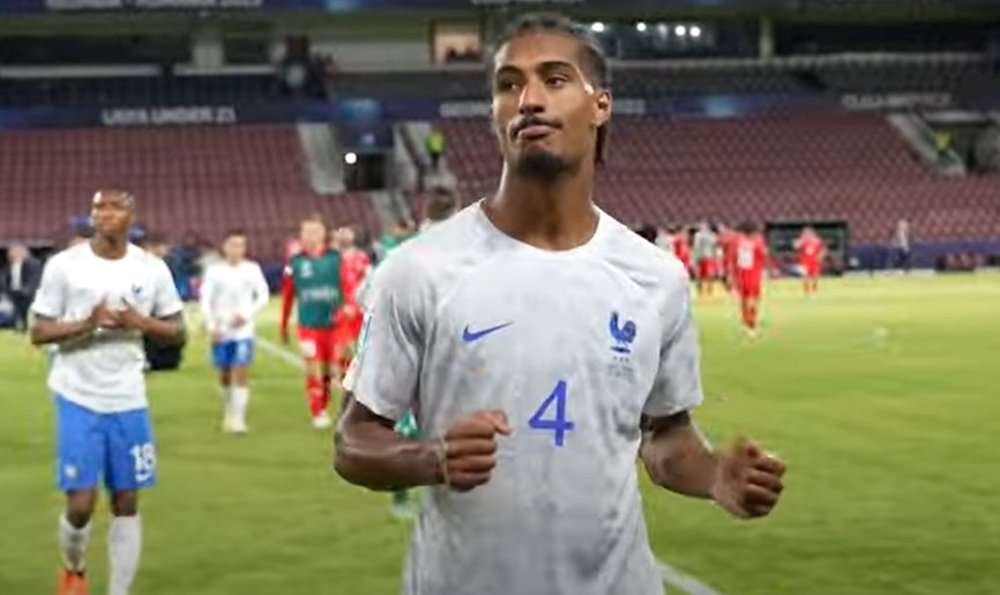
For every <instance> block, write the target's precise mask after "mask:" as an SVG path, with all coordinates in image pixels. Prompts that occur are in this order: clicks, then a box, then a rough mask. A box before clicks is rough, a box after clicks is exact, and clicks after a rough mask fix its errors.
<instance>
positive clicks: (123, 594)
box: [108, 515, 142, 595]
mask: <svg viewBox="0 0 1000 595" xmlns="http://www.w3.org/2000/svg"><path fill="white" fill-rule="evenodd" d="M141 551H142V523H141V522H140V519H139V515H135V516H116V517H112V518H111V526H110V527H108V560H110V562H111V577H110V580H109V581H108V595H128V590H129V588H130V587H131V586H132V581H133V580H135V574H136V572H137V571H138V570H139V553H140V552H141Z"/></svg>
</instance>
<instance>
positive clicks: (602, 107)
mask: <svg viewBox="0 0 1000 595" xmlns="http://www.w3.org/2000/svg"><path fill="white" fill-rule="evenodd" d="M611 104H612V101H611V91H609V90H608V89H596V90H595V91H594V119H593V124H594V127H595V128H600V127H601V126H604V124H605V123H606V122H607V121H608V120H609V119H610V118H611Z"/></svg>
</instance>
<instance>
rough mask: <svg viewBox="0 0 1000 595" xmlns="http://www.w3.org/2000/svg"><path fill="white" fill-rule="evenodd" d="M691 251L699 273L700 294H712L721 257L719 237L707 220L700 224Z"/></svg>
mask: <svg viewBox="0 0 1000 595" xmlns="http://www.w3.org/2000/svg"><path fill="white" fill-rule="evenodd" d="M691 253H692V255H693V256H694V264H695V270H696V271H697V274H698V295H705V296H708V295H712V287H713V286H714V285H715V276H716V274H717V266H716V264H717V262H718V259H719V238H718V236H716V235H715V232H714V231H712V228H711V227H710V226H709V225H708V223H707V222H702V223H701V225H699V226H698V231H696V232H695V234H694V245H693V248H692V249H691Z"/></svg>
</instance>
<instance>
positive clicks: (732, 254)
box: [719, 223, 739, 293]
mask: <svg viewBox="0 0 1000 595" xmlns="http://www.w3.org/2000/svg"><path fill="white" fill-rule="evenodd" d="M738 239H739V233H738V232H737V231H736V230H735V229H733V228H731V227H729V226H728V225H726V224H724V223H720V224H719V253H720V254H721V256H720V257H719V266H720V268H721V271H722V282H723V285H724V286H725V288H726V291H728V292H733V293H735V291H736V280H735V278H736V241H737V240H738Z"/></svg>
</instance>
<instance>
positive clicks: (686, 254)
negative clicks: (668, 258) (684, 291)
mask: <svg viewBox="0 0 1000 595" xmlns="http://www.w3.org/2000/svg"><path fill="white" fill-rule="evenodd" d="M673 247H674V250H673V251H674V256H676V257H677V260H679V261H681V264H682V265H683V266H684V270H685V271H687V273H688V278H690V277H692V276H693V275H692V272H691V240H690V238H689V237H688V230H687V228H685V227H684V226H683V225H679V226H677V227H676V228H674V233H673Z"/></svg>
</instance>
